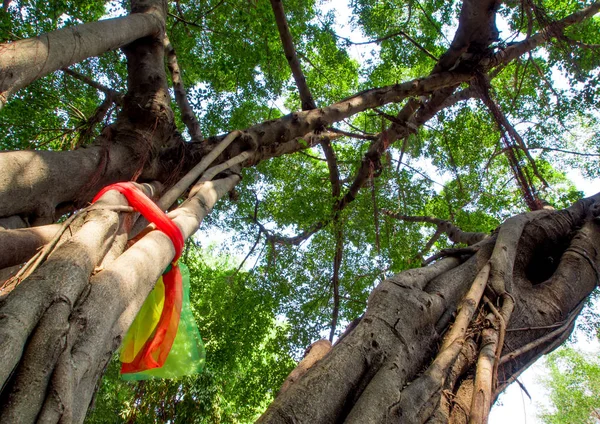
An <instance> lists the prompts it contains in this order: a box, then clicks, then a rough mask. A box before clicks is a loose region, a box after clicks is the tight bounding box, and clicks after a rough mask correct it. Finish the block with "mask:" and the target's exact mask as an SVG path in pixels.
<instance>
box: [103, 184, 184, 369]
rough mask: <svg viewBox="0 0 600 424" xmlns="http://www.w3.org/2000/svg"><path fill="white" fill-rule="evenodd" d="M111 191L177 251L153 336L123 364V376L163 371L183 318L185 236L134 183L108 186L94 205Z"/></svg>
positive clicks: (166, 281) (166, 283)
mask: <svg viewBox="0 0 600 424" xmlns="http://www.w3.org/2000/svg"><path fill="white" fill-rule="evenodd" d="M110 190H117V191H118V192H119V193H121V194H122V195H124V196H125V198H126V199H127V201H128V202H129V205H130V206H131V207H133V208H134V209H135V210H136V211H138V212H139V213H141V214H142V216H143V217H144V218H146V219H147V220H148V221H150V222H152V223H154V225H156V228H157V229H158V230H160V231H162V232H163V233H165V234H166V235H167V236H168V237H169V238H170V239H171V242H172V243H173V247H174V248H175V257H174V258H173V262H172V266H171V269H170V270H169V271H168V272H166V273H164V274H163V283H164V285H165V302H164V306H163V310H162V312H161V315H160V318H159V320H158V324H157V325H156V328H155V330H154V332H153V333H152V335H151V336H150V337H149V338H148V340H147V341H146V343H144V346H142V348H141V349H140V351H139V352H138V354H137V355H136V356H135V358H134V360H133V362H129V363H125V362H124V363H122V364H121V373H122V374H126V373H134V372H140V371H145V370H149V369H153V368H160V367H162V366H163V365H164V363H165V361H166V360H167V357H168V356H169V352H170V351H171V347H172V346H173V341H174V340H175V336H176V334H177V328H178V326H179V317H180V314H181V305H182V301H183V287H182V282H181V272H180V271H179V267H178V266H177V260H178V259H179V257H180V256H181V252H182V251H183V246H184V238H183V234H181V230H180V229H179V227H177V225H175V223H174V222H173V221H171V220H170V219H169V217H167V215H166V214H165V213H164V212H163V211H161V210H160V208H159V207H158V206H157V205H156V204H155V203H154V202H153V201H152V200H150V199H149V198H148V196H146V195H145V194H144V193H143V192H142V191H141V190H140V189H138V188H137V187H136V186H135V185H134V184H133V183H131V182H125V183H116V184H112V185H109V186H107V187H104V188H103V189H102V190H100V192H99V193H98V194H97V195H96V197H94V200H92V203H94V202H96V201H97V200H98V199H99V198H100V197H102V195H104V193H106V192H107V191H110Z"/></svg>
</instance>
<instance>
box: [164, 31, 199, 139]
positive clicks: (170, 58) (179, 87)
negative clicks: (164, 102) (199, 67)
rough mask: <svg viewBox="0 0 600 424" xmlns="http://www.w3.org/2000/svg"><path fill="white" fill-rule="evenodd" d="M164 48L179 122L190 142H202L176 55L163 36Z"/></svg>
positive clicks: (166, 37)
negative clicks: (179, 115)
mask: <svg viewBox="0 0 600 424" xmlns="http://www.w3.org/2000/svg"><path fill="white" fill-rule="evenodd" d="M163 43H164V46H165V53H166V55H167V67H168V68H169V72H170V73H171V80H172V81H173V91H174V92H175V101H176V102H177V106H179V110H180V111H181V120H182V121H183V123H184V124H185V126H186V127H187V129H188V131H189V133H190V137H191V138H192V141H200V140H202V138H203V137H202V131H201V130H200V124H199V123H198V120H197V119H196V115H195V114H194V111H193V110H192V106H191V105H190V102H189V101H188V99H187V93H186V91H185V87H184V85H183V81H182V79H181V70H180V69H179V63H178V62H177V55H176V54H175V49H174V48H173V46H172V45H171V42H170V41H169V37H168V36H167V35H166V34H165V38H164V40H163Z"/></svg>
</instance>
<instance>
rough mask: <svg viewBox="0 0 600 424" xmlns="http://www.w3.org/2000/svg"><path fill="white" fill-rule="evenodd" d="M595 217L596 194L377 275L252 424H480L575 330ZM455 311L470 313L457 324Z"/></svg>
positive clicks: (599, 242) (598, 232)
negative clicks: (315, 358)
mask: <svg viewBox="0 0 600 424" xmlns="http://www.w3.org/2000/svg"><path fill="white" fill-rule="evenodd" d="M598 215H600V194H598V195H596V196H594V197H592V198H588V199H584V200H581V201H579V202H578V203H576V204H575V205H573V206H572V207H571V208H569V209H567V210H563V211H545V210H544V211H538V212H531V213H529V214H525V215H519V216H517V217H514V218H512V219H510V220H508V221H507V222H505V223H504V224H503V225H502V226H501V227H499V229H498V231H496V233H495V234H494V235H493V236H492V237H489V238H487V239H484V240H483V241H481V242H479V243H478V244H477V245H476V246H477V252H476V253H475V254H473V255H472V256H471V257H469V258H467V257H465V256H459V257H448V258H445V259H442V260H440V261H438V262H436V263H434V264H433V265H430V266H428V267H426V268H420V269H413V270H409V271H405V272H403V273H401V274H398V275H396V276H394V277H391V278H389V279H387V280H386V281H384V282H382V283H381V284H380V285H379V286H378V287H377V288H376V289H375V290H374V291H373V293H372V294H371V296H370V298H369V303H368V308H367V312H366V313H365V315H364V317H363V318H362V320H361V321H360V323H359V324H358V325H357V326H356V327H355V328H354V329H352V330H351V332H350V333H349V334H347V335H346V336H345V337H343V338H342V339H341V340H340V341H339V343H337V344H336V345H335V346H334V347H333V349H332V350H331V351H330V352H329V353H328V354H327V355H326V356H325V357H324V358H323V359H322V360H321V361H320V362H318V363H317V364H316V365H314V366H313V367H311V368H310V369H309V370H308V372H307V373H306V374H305V375H304V376H303V377H301V378H300V379H299V381H296V382H294V383H293V384H291V385H289V386H288V387H286V390H285V391H282V392H281V393H280V395H279V396H278V397H277V399H276V400H275V401H274V402H273V404H272V405H271V406H270V407H269V409H268V410H267V411H266V412H265V413H264V415H263V416H262V417H261V418H260V420H259V422H260V423H281V422H295V423H315V422H318V423H338V422H346V423H382V422H406V423H425V422H428V423H438V422H439V423H442V422H444V423H445V422H467V421H469V420H470V421H469V422H486V420H487V418H486V417H487V413H488V412H489V408H490V406H491V403H493V400H494V399H495V398H496V397H497V395H498V394H499V392H500V391H501V390H503V389H504V388H505V387H506V383H507V382H510V381H513V379H511V377H513V376H515V375H518V373H520V372H522V370H523V369H525V368H526V367H527V366H529V365H530V364H531V362H532V360H534V359H535V358H538V357H539V356H541V355H542V354H544V353H546V352H548V351H549V350H551V349H554V348H555V347H557V346H558V344H560V342H561V341H562V340H564V338H565V337H566V336H567V335H568V334H569V333H570V331H571V330H572V328H573V319H574V317H575V316H577V314H578V313H579V312H580V311H581V305H582V302H584V301H585V299H586V297H587V296H588V295H589V294H590V293H591V291H592V290H593V289H594V288H595V287H596V285H597V284H598V266H599V265H600V223H599V222H598V219H597V218H596V217H597V216H598ZM478 274H479V275H478ZM476 276H477V278H476ZM482 282H483V284H482ZM478 285H479V287H478V288H477V287H476V286H478ZM484 289H485V295H483V293H484ZM500 290H502V291H500ZM467 293H469V296H466V298H465V295H466V294H467ZM482 295H483V296H482ZM473 296H475V298H473ZM463 298H465V300H464V301H462V302H461V299H463ZM488 298H489V300H488ZM507 305H508V306H507ZM513 305H514V312H512V315H511V313H510V312H511V311H512V309H513ZM469 311H470V313H469ZM507 311H508V313H507ZM456 313H458V317H463V316H467V317H468V318H467V319H466V320H458V318H457V322H456V323H455V324H453V323H452V317H453V315H454V314H456ZM465 314H467V315H465ZM409 317H410V318H409ZM459 321H460V323H459ZM502 321H507V322H506V324H507V326H504V327H503V324H502ZM557 323H562V324H563V325H562V327H561V328H560V330H561V331H556V329H555V328H554V332H553V329H548V328H547V327H548V326H552V325H556V324H557ZM449 328H450V330H449ZM524 329H526V330H527V331H523V330H524ZM443 338H445V341H444V343H442V344H441V348H440V347H439V345H440V342H441V341H442V339H443ZM498 345H500V346H501V347H502V349H497V346H498ZM478 351H479V354H477V352H478ZM478 357H479V359H477V358H478ZM432 361H433V362H432ZM471 410H472V411H473V413H472V414H471V413H470V412H469V411H471Z"/></svg>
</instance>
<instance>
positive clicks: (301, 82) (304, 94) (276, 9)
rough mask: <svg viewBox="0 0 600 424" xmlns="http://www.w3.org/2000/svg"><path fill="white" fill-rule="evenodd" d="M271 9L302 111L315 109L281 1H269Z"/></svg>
mask: <svg viewBox="0 0 600 424" xmlns="http://www.w3.org/2000/svg"><path fill="white" fill-rule="evenodd" d="M271 7H272V8H273V13H274V14H275V22H276V23H277V29H278V30H279V37H280V38H281V44H282V45H283V51H284V53H285V58H286V59H287V61H288V64H289V65H290V68H291V70H292V75H293V76H294V81H296V87H298V91H299V93H300V100H301V101H302V110H310V109H315V108H316V107H317V105H316V104H315V101H314V99H313V97H312V94H311V93H310V89H309V88H308V85H307V84H306V78H305V77H304V73H303V72H302V68H301V67H300V62H299V61H298V55H297V54H296V49H295V47H294V42H293V41H292V34H291V33H290V27H289V25H288V23H287V19H286V17H285V11H284V10H283V2H282V0H271Z"/></svg>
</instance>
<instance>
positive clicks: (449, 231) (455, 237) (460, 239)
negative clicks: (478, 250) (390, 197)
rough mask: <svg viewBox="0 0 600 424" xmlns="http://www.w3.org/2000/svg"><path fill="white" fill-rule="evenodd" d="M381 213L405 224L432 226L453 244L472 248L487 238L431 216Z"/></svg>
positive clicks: (383, 210) (386, 211)
mask: <svg viewBox="0 0 600 424" xmlns="http://www.w3.org/2000/svg"><path fill="white" fill-rule="evenodd" d="M381 212H382V213H384V214H385V215H387V216H390V217H392V218H395V219H398V220H401V221H405V222H425V223H427V224H434V225H436V226H437V228H438V229H439V230H441V231H442V232H444V233H445V234H446V235H447V236H448V239H450V241H452V242H453V243H463V244H466V245H468V246H472V245H474V244H476V243H479V242H480V241H481V240H483V239H485V238H486V237H487V234H485V233H473V232H466V231H463V230H461V229H460V228H458V227H457V226H456V225H454V224H453V223H451V222H450V221H446V220H444V219H440V218H435V217H432V216H411V215H400V214H397V213H395V212H391V211H389V210H387V209H382V210H381Z"/></svg>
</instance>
